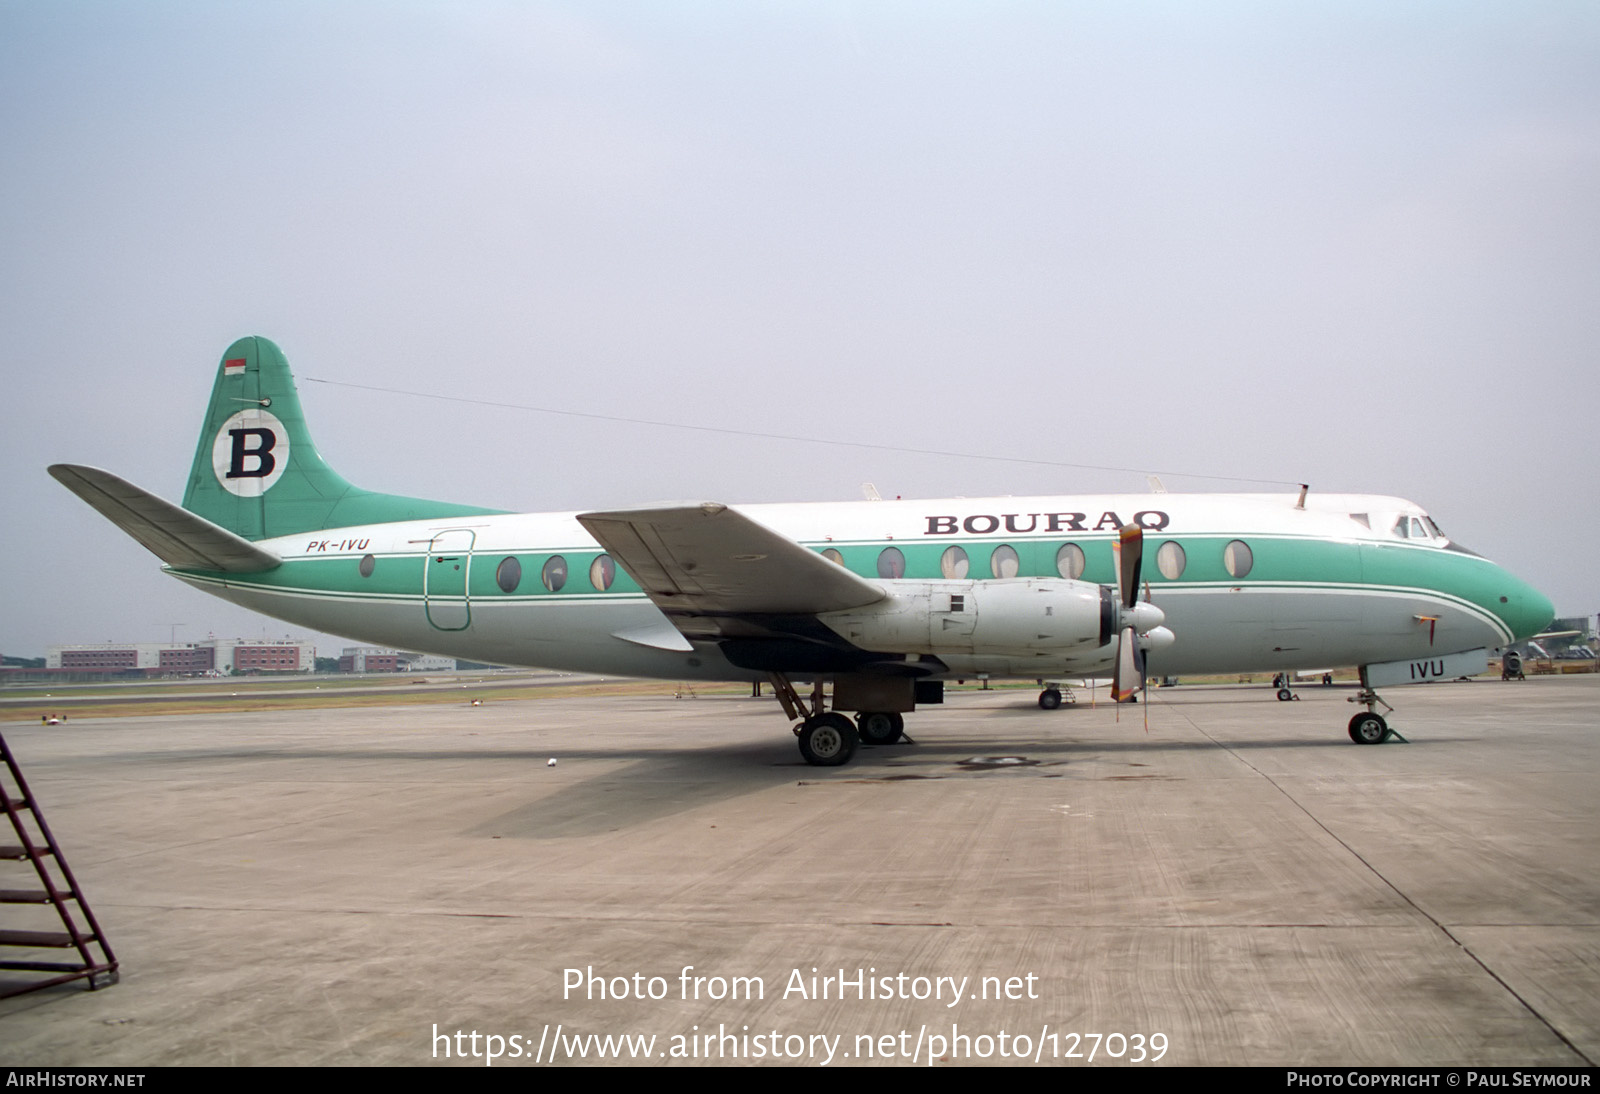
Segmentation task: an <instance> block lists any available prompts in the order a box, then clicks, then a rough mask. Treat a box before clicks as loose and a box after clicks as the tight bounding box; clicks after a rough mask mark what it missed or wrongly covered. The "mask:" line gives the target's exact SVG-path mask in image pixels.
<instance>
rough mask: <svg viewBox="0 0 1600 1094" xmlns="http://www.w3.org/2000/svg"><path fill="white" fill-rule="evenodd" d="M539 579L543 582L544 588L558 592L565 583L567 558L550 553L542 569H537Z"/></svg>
mask: <svg viewBox="0 0 1600 1094" xmlns="http://www.w3.org/2000/svg"><path fill="white" fill-rule="evenodd" d="M539 580H541V581H543V582H544V587H545V588H546V589H549V590H550V591H551V592H553V593H559V592H560V591H561V587H562V586H563V585H565V584H566V583H567V560H566V559H564V558H562V557H561V556H560V555H551V556H550V558H549V560H548V561H547V562H546V563H545V564H544V569H542V570H540V571H539Z"/></svg>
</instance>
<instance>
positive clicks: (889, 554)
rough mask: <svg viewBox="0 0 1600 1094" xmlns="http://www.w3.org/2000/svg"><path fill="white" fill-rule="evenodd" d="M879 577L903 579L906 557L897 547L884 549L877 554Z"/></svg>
mask: <svg viewBox="0 0 1600 1094" xmlns="http://www.w3.org/2000/svg"><path fill="white" fill-rule="evenodd" d="M878 576H879V577H905V576H906V556H905V555H903V554H901V553H900V548H898V547H885V548H884V549H883V550H881V551H879V552H878Z"/></svg>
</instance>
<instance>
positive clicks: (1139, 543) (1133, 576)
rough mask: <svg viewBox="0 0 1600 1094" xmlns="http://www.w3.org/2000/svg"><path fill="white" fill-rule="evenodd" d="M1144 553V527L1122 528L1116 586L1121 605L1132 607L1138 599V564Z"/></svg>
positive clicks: (1129, 526) (1130, 526)
mask: <svg viewBox="0 0 1600 1094" xmlns="http://www.w3.org/2000/svg"><path fill="white" fill-rule="evenodd" d="M1143 555H1144V529H1143V528H1141V527H1139V526H1138V525H1137V524H1129V525H1126V526H1125V527H1124V528H1123V529H1122V539H1121V550H1120V551H1118V552H1117V588H1118V590H1119V591H1120V592H1121V593H1122V606H1123V607H1124V608H1131V607H1133V605H1134V603H1135V602H1137V601H1138V599H1139V566H1140V563H1141V561H1142V559H1143Z"/></svg>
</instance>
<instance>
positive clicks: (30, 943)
mask: <svg viewBox="0 0 1600 1094" xmlns="http://www.w3.org/2000/svg"><path fill="white" fill-rule="evenodd" d="M0 756H3V757H4V759H5V768H6V770H5V772H0V808H4V809H5V813H6V816H7V817H9V818H10V820H11V827H12V829H13V831H15V833H16V837H17V842H16V843H14V844H4V845H0V861H14V862H31V863H32V864H33V870H34V874H35V875H36V878H35V879H34V880H36V882H37V888H9V887H8V888H0V905H6V906H10V905H26V904H31V905H52V906H54V908H55V910H56V912H57V914H58V915H59V916H60V917H61V925H62V926H63V927H65V928H66V930H64V931H40V930H11V929H7V928H4V927H0V947H4V948H5V949H7V950H10V949H23V950H51V949H53V950H67V949H76V950H77V951H78V960H77V961H37V960H10V959H0V970H5V971H20V972H37V973H54V974H55V975H54V976H47V977H46V978H44V979H42V980H36V981H32V982H25V983H23V984H21V985H20V986H6V985H4V984H0V999H4V998H7V997H9V996H12V995H21V994H22V993H23V992H28V991H38V990H39V989H40V988H48V987H51V986H52V985H55V984H64V983H67V982H68V981H71V980H78V979H80V978H87V980H88V981H89V988H90V990H91V991H92V990H94V989H97V988H103V987H108V986H110V985H111V984H115V983H116V982H117V959H116V956H115V955H114V954H113V953H112V952H111V947H110V946H109V945H107V944H106V938H105V934H104V933H103V932H102V931H101V930H100V924H99V923H97V922H95V918H94V912H92V911H90V910H89V904H88V902H87V901H86V900H84V899H83V890H81V889H80V888H78V881H77V879H76V878H74V877H73V876H72V868H71V867H70V866H68V865H67V860H66V859H65V858H63V857H62V854H61V847H60V845H58V844H57V843H56V840H55V837H54V836H52V835H51V834H50V826H49V825H47V824H46V823H45V822H44V814H42V813H41V812H40V811H39V802H38V800H37V799H35V798H34V796H33V794H32V792H30V791H29V790H28V783H27V780H25V779H24V778H23V777H22V771H21V769H19V768H18V767H17V761H16V757H14V756H13V755H12V754H11V748H10V746H9V745H7V744H6V740H5V738H4V737H3V736H0ZM7 775H9V781H8V780H7V778H6V776H7ZM29 814H31V815H32V824H31V825H30V824H29V822H28V815H29ZM32 829H37V834H35V832H34V831H32ZM48 859H54V860H55V870H54V871H52V870H51V868H50V864H49V862H48V861H47V860H48ZM13 869H14V868H12V867H7V868H6V874H7V875H10V874H11V873H12V870H13ZM56 874H59V875H60V877H61V881H62V883H60V884H58V883H57V881H56V877H55V875H56ZM13 883H14V882H13V879H12V877H11V876H7V877H5V878H4V879H3V880H0V884H4V885H7V886H9V885H11V884H13ZM21 884H22V885H24V886H26V885H28V884H29V882H28V881H27V880H24V881H23V882H22V883H21ZM69 902H72V903H76V904H77V906H78V911H79V913H80V914H81V916H82V918H83V921H84V924H85V927H80V926H79V925H78V921H77V919H76V918H75V917H74V916H73V914H72V910H71V909H70V908H69V907H68V903H69ZM8 918H9V917H8ZM91 946H93V947H97V948H98V949H99V951H100V953H101V954H102V958H98V959H97V958H96V957H95V955H94V952H93V950H91V948H90V947H91ZM8 979H9V978H8Z"/></svg>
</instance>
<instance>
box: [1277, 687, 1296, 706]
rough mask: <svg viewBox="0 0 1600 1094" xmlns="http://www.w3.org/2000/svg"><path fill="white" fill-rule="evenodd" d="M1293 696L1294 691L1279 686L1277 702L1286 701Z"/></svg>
mask: <svg viewBox="0 0 1600 1094" xmlns="http://www.w3.org/2000/svg"><path fill="white" fill-rule="evenodd" d="M1293 698H1294V692H1292V691H1290V690H1289V689H1288V688H1279V689H1278V702H1280V703H1287V702H1288V701H1289V700H1290V699H1293Z"/></svg>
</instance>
